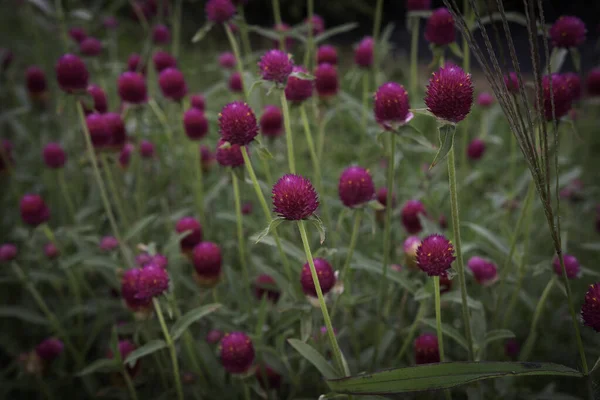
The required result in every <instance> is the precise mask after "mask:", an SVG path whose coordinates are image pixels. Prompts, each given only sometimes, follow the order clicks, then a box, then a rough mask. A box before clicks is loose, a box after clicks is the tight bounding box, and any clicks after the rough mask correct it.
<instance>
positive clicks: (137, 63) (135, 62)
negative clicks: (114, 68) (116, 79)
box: [127, 53, 146, 74]
mask: <svg viewBox="0 0 600 400" xmlns="http://www.w3.org/2000/svg"><path fill="white" fill-rule="evenodd" d="M127 71H129V72H139V73H140V74H145V73H146V66H145V65H144V64H143V63H142V56H140V55H139V54H137V53H132V54H131V55H130V56H129V58H128V59H127Z"/></svg>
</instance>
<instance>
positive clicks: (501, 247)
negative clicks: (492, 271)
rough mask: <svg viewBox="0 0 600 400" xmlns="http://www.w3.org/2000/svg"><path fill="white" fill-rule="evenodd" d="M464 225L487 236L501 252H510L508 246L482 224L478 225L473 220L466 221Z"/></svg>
mask: <svg viewBox="0 0 600 400" xmlns="http://www.w3.org/2000/svg"><path fill="white" fill-rule="evenodd" d="M462 225H464V226H466V227H467V228H470V229H472V230H473V231H475V232H476V233H478V234H479V235H480V236H483V237H484V238H486V239H487V240H488V241H489V242H490V243H491V244H493V245H494V247H496V248H497V249H498V250H499V251H500V252H502V254H505V255H506V254H508V248H507V247H506V245H505V244H504V243H503V242H502V240H501V239H500V238H499V237H498V236H497V235H496V234H494V233H492V232H491V231H489V230H487V229H486V228H484V227H482V226H481V225H477V224H474V223H472V222H465V223H463V224H462Z"/></svg>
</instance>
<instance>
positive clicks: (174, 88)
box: [158, 68, 187, 101]
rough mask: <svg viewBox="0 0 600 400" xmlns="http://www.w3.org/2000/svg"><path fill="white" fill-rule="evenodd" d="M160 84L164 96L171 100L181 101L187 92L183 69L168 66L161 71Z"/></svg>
mask: <svg viewBox="0 0 600 400" xmlns="http://www.w3.org/2000/svg"><path fill="white" fill-rule="evenodd" d="M158 85H159V86H160V90H161V91H162V94H163V96H165V97H166V98H169V99H171V100H175V101H180V100H181V99H183V98H184V97H185V95H186V94H187V85H186V83H185V78H184V77H183V74H182V73H181V71H179V70H178V69H175V68H167V69H165V70H163V71H162V72H161V73H160V76H159V77H158Z"/></svg>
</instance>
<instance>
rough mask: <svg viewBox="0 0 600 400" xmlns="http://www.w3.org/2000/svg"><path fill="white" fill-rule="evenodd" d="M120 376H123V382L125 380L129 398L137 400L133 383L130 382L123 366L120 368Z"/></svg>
mask: <svg viewBox="0 0 600 400" xmlns="http://www.w3.org/2000/svg"><path fill="white" fill-rule="evenodd" d="M122 367H123V368H122V370H121V375H122V376H123V380H125V385H127V391H128V392H129V397H131V400H138V396H137V392H136V391H135V386H133V382H131V378H130V377H129V374H128V373H127V370H126V369H125V366H124V365H123V366H122Z"/></svg>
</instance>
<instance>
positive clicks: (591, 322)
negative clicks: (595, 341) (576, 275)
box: [581, 283, 600, 332]
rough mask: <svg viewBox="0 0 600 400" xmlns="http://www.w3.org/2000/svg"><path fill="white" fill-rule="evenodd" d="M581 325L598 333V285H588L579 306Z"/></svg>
mask: <svg viewBox="0 0 600 400" xmlns="http://www.w3.org/2000/svg"><path fill="white" fill-rule="evenodd" d="M581 319H583V324H584V325H586V326H589V327H590V328H592V329H593V330H595V331H596V332H600V283H594V284H593V285H590V287H589V288H588V291H587V293H586V294H585V300H584V302H583V305H582V306H581Z"/></svg>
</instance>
